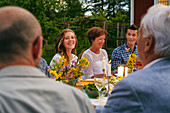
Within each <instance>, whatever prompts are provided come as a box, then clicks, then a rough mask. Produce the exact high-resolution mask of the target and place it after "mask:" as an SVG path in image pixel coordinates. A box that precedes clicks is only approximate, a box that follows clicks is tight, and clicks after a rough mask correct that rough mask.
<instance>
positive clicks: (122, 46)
mask: <svg viewBox="0 0 170 113" xmlns="http://www.w3.org/2000/svg"><path fill="white" fill-rule="evenodd" d="M124 48H125V45H121V46H119V47H117V48H115V49H114V50H113V52H118V51H120V50H124Z"/></svg>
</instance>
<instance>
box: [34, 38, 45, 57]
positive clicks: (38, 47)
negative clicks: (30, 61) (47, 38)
mask: <svg viewBox="0 0 170 113" xmlns="http://www.w3.org/2000/svg"><path fill="white" fill-rule="evenodd" d="M42 40H43V38H42V36H38V37H37V38H36V39H35V41H34V43H33V50H32V51H33V58H34V60H37V59H39V58H40V57H41V54H42Z"/></svg>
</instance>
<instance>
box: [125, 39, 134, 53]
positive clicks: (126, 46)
mask: <svg viewBox="0 0 170 113" xmlns="http://www.w3.org/2000/svg"><path fill="white" fill-rule="evenodd" d="M126 43H127V42H126ZM126 43H124V45H125V48H127V49H130V50H131V48H130V47H129V46H128V45H127V44H126ZM136 49H137V45H136V44H135V46H134V51H132V50H131V52H132V53H134V52H135V51H136Z"/></svg>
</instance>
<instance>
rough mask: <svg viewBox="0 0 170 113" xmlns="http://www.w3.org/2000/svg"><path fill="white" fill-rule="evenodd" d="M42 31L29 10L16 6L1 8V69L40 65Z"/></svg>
mask: <svg viewBox="0 0 170 113" xmlns="http://www.w3.org/2000/svg"><path fill="white" fill-rule="evenodd" d="M42 39H43V38H42V31H41V27H40V24H39V22H38V21H37V19H36V18H35V17H34V15H33V14H31V13H30V12H29V11H27V10H25V9H23V8H20V7H15V6H7V7H2V8H0V69H1V68H4V67H7V66H10V65H30V66H36V67H38V66H39V61H40V57H41V52H42V50H41V49H42Z"/></svg>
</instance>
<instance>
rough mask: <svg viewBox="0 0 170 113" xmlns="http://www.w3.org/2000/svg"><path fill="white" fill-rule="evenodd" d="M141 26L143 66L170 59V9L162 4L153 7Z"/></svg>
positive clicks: (140, 51)
mask: <svg viewBox="0 0 170 113" xmlns="http://www.w3.org/2000/svg"><path fill="white" fill-rule="evenodd" d="M140 25H141V27H140V29H139V35H138V52H139V59H141V60H142V62H143V64H144V65H146V64H148V63H149V62H151V61H153V60H155V59H158V58H162V57H170V7H169V6H165V5H161V4H157V5H154V6H152V7H151V8H150V9H149V10H148V11H147V13H146V15H145V16H144V17H143V19H142V21H141V24H140Z"/></svg>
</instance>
